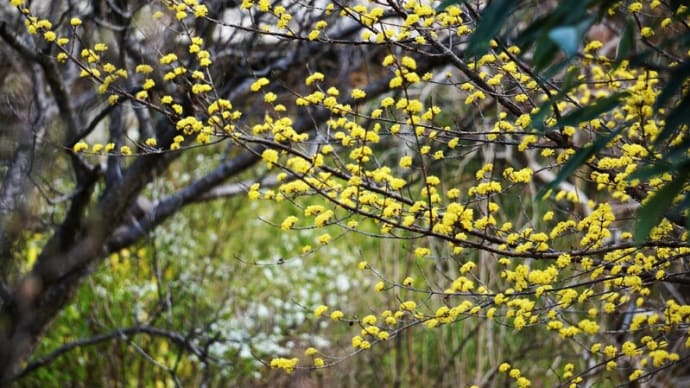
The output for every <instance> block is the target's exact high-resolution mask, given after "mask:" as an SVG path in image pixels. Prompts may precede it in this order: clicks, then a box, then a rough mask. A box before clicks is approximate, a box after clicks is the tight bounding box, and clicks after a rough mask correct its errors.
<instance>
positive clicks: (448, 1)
mask: <svg viewBox="0 0 690 388" xmlns="http://www.w3.org/2000/svg"><path fill="white" fill-rule="evenodd" d="M461 1H462V0H444V1H442V2H441V4H439V5H438V7H436V12H442V11H445V10H446V8H448V7H450V6H451V5H455V4H460V3H461Z"/></svg>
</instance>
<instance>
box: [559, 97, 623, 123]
mask: <svg viewBox="0 0 690 388" xmlns="http://www.w3.org/2000/svg"><path fill="white" fill-rule="evenodd" d="M627 95H628V92H618V93H614V94H612V95H610V96H608V97H604V98H602V99H599V100H597V101H596V103H595V104H593V105H587V106H584V107H582V108H580V109H577V110H575V111H573V112H570V113H568V114H567V115H565V116H563V118H561V120H560V121H559V122H558V125H559V126H563V127H564V126H568V125H572V126H575V125H578V124H580V123H581V122H584V121H588V120H592V119H595V118H597V117H599V116H601V115H602V114H604V113H606V112H608V111H610V110H611V109H613V108H615V107H616V106H618V105H619V104H620V102H621V99H622V98H623V97H626V96H627Z"/></svg>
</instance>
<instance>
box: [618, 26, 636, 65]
mask: <svg viewBox="0 0 690 388" xmlns="http://www.w3.org/2000/svg"><path fill="white" fill-rule="evenodd" d="M634 45H635V30H634V27H633V24H632V22H630V20H628V21H626V22H625V27H624V28H623V35H622V36H621V39H620V40H619V41H618V47H617V48H616V60H615V61H614V63H613V67H614V68H617V67H618V65H620V63H621V62H622V61H623V59H625V58H626V57H627V56H628V53H630V50H632V49H633V46H634Z"/></svg>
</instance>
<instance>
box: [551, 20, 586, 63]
mask: <svg viewBox="0 0 690 388" xmlns="http://www.w3.org/2000/svg"><path fill="white" fill-rule="evenodd" d="M549 39H551V40H552V41H553V42H554V43H556V44H557V45H558V47H560V48H561V50H563V52H564V53H565V55H567V56H569V57H572V56H573V55H575V54H577V49H578V47H580V39H579V36H578V33H577V28H575V27H570V26H566V27H558V28H554V29H553V30H551V31H549Z"/></svg>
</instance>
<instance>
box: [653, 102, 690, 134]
mask: <svg viewBox="0 0 690 388" xmlns="http://www.w3.org/2000/svg"><path fill="white" fill-rule="evenodd" d="M689 104H690V93H688V94H686V95H685V96H684V97H683V100H681V102H680V103H679V104H678V106H676V107H675V108H673V110H672V111H671V112H670V113H669V114H668V115H666V125H665V126H664V129H663V130H662V131H661V133H659V136H657V138H656V139H655V140H654V144H656V145H660V144H661V143H662V142H663V141H664V140H666V139H668V138H669V137H671V136H672V135H673V134H675V133H676V131H677V129H678V128H680V127H681V126H682V125H683V124H688V123H690V112H688V106H690V105H689Z"/></svg>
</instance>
